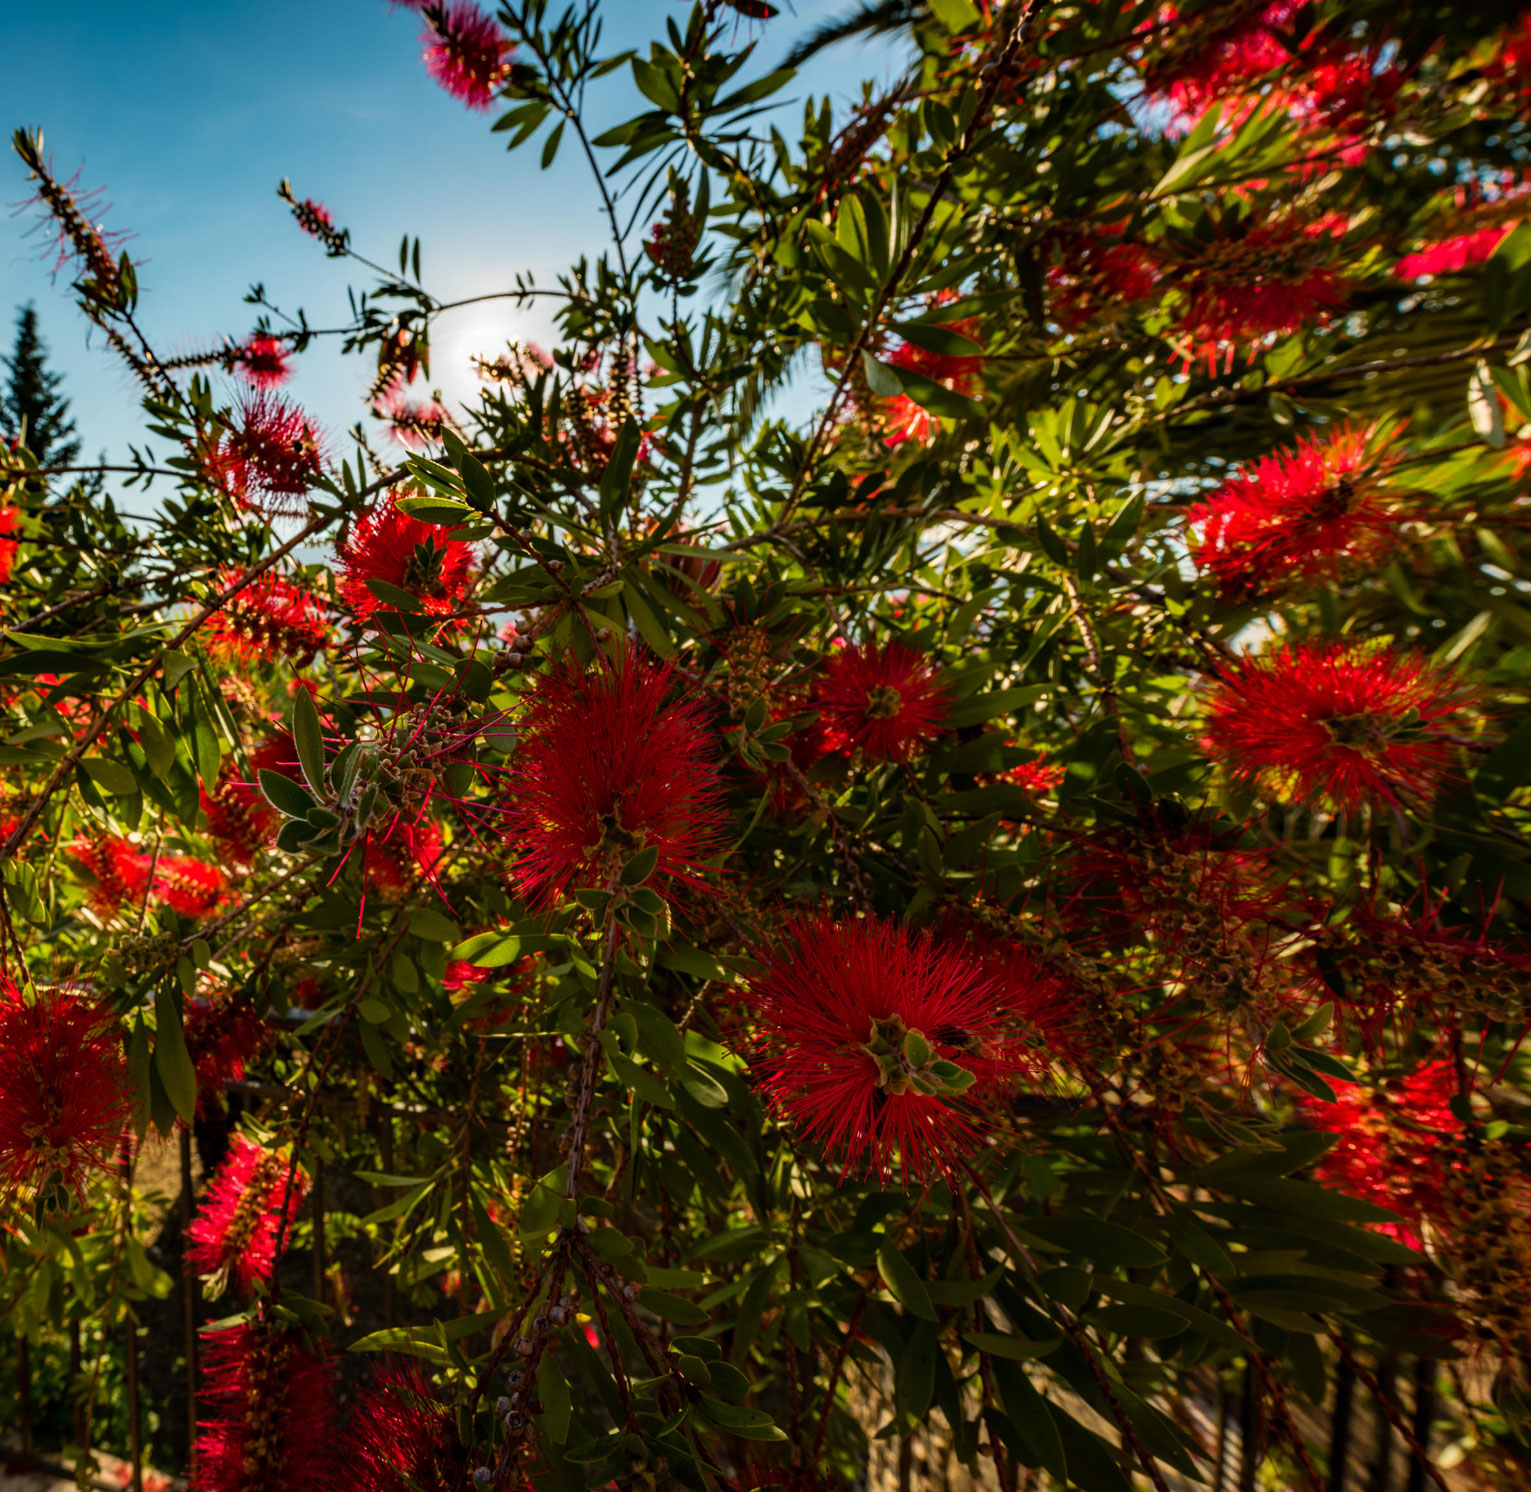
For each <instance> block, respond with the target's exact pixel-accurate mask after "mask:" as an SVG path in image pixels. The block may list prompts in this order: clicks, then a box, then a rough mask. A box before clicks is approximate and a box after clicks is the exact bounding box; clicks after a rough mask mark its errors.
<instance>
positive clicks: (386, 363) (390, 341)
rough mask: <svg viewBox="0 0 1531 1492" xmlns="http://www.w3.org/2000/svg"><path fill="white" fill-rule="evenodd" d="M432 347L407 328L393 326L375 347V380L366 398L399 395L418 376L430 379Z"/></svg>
mask: <svg viewBox="0 0 1531 1492" xmlns="http://www.w3.org/2000/svg"><path fill="white" fill-rule="evenodd" d="M430 370H431V347H430V343H429V342H427V341H426V339H425V338H424V337H423V336H421V334H420V333H419V332H418V331H416V330H415V328H413V327H410V326H402V325H400V324H398V323H397V322H395V323H394V324H393V325H392V326H391V327H390V328H389V329H388V330H387V331H386V332H384V333H383V337H382V340H381V341H380V342H379V343H378V344H377V377H376V378H374V379H373V380H372V387H371V389H370V390H369V391H368V397H369V398H371V399H374V400H378V399H384V400H386V399H389V398H394V397H397V396H398V395H401V394H402V393H403V392H404V390H405V389H406V388H408V387H409V385H410V384H412V383H413V382H414V381H415V375H416V374H417V373H424V374H426V376H427V377H429V376H430Z"/></svg>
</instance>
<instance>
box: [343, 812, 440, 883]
mask: <svg viewBox="0 0 1531 1492" xmlns="http://www.w3.org/2000/svg"><path fill="white" fill-rule="evenodd" d="M440 859H441V826H440V825H439V824H438V823H437V822H436V821H435V819H433V818H430V817H429V816H428V815H427V813H426V811H425V810H424V809H423V808H422V810H421V813H420V815H419V817H418V818H416V819H414V820H412V821H411V820H406V819H404V818H403V817H398V818H395V819H394V820H393V822H392V823H391V824H389V825H388V827H387V828H386V829H385V830H383V831H382V832H381V833H377V832H371V833H369V834H368V835H367V842H366V845H365V847H364V849H363V852H362V876H363V878H364V880H365V881H366V883H367V886H368V887H369V888H370V889H371V890H373V891H376V892H378V893H379V894H380V895H382V896H384V897H399V896H403V895H404V893H405V892H406V891H408V890H410V889H411V888H412V887H414V886H417V885H418V884H419V883H420V881H421V879H422V878H423V879H427V880H429V879H430V878H431V877H432V876H434V875H435V873H436V862H437V861H438V860H440Z"/></svg>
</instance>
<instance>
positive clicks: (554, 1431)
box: [537, 1352, 574, 1445]
mask: <svg viewBox="0 0 1531 1492" xmlns="http://www.w3.org/2000/svg"><path fill="white" fill-rule="evenodd" d="M537 1397H538V1398H539V1399H541V1400H542V1427H543V1429H545V1430H546V1431H547V1433H548V1437H549V1439H551V1440H552V1441H554V1442H555V1443H556V1444H558V1445H563V1444H564V1443H565V1442H566V1441H567V1440H568V1438H569V1417H570V1416H571V1415H572V1414H573V1412H574V1400H573V1398H572V1396H571V1395H570V1393H569V1385H568V1383H567V1382H566V1381H565V1380H564V1375H563V1374H562V1373H561V1372H559V1370H558V1363H557V1361H556V1360H555V1359H554V1357H553V1354H552V1353H551V1352H544V1353H543V1354H542V1361H541V1362H540V1363H538V1364H537Z"/></svg>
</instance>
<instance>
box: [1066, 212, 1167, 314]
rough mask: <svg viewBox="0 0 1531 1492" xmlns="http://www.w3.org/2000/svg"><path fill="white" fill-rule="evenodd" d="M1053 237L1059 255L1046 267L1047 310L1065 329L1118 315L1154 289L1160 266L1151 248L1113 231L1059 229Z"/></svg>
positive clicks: (1146, 296)
mask: <svg viewBox="0 0 1531 1492" xmlns="http://www.w3.org/2000/svg"><path fill="white" fill-rule="evenodd" d="M1054 242H1055V246H1056V250H1057V252H1058V255H1059V257H1058V259H1057V260H1056V261H1055V262H1054V263H1052V264H1050V265H1049V266H1048V269H1047V285H1048V288H1049V290H1050V291H1051V292H1052V295H1051V297H1050V300H1049V304H1048V314H1049V315H1050V316H1051V317H1052V319H1053V320H1054V321H1056V322H1057V323H1058V325H1059V326H1060V327H1062V328H1063V330H1064V331H1066V332H1067V331H1074V330H1076V329H1077V328H1079V327H1081V326H1083V325H1085V323H1087V322H1089V321H1092V320H1094V319H1095V318H1097V317H1111V316H1116V315H1119V314H1120V313H1121V311H1122V310H1123V309H1124V308H1125V307H1127V306H1130V305H1132V304H1133V303H1134V302H1136V301H1142V300H1147V299H1148V298H1149V297H1150V296H1151V295H1153V293H1154V292H1155V290H1156V289H1157V288H1158V285H1159V279H1160V275H1161V273H1162V271H1161V268H1160V265H1159V262H1158V260H1157V259H1156V258H1155V257H1154V255H1153V253H1152V251H1150V250H1149V249H1148V248H1147V247H1146V246H1145V245H1143V244H1139V243H1133V242H1131V241H1130V240H1128V239H1124V238H1122V237H1120V236H1119V234H1118V233H1116V232H1112V231H1109V230H1106V229H1097V230H1092V231H1090V232H1083V233H1063V234H1059V235H1058V236H1057V238H1056V239H1055V241H1054Z"/></svg>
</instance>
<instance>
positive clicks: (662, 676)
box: [505, 650, 725, 905]
mask: <svg viewBox="0 0 1531 1492" xmlns="http://www.w3.org/2000/svg"><path fill="white" fill-rule="evenodd" d="M674 682H675V676H674V673H673V671H672V670H671V669H669V668H666V667H661V666H659V665H658V664H656V663H655V662H653V661H652V660H651V659H649V658H647V657H644V656H642V655H640V654H639V653H637V652H636V651H633V650H629V651H628V652H626V653H625V654H624V655H623V656H622V658H621V659H620V660H619V661H618V662H616V663H611V662H607V661H604V660H603V661H601V662H599V663H597V664H596V665H594V666H593V667H591V668H590V669H588V670H583V671H582V670H580V669H579V668H578V666H577V665H575V664H574V663H573V662H568V663H566V664H564V666H563V667H561V668H558V669H554V670H552V671H550V672H548V673H546V674H544V675H542V677H541V678H539V679H538V681H537V683H536V685H535V686H534V687H533V689H532V692H531V695H530V697H529V698H528V700H527V703H526V708H525V711H524V713H523V714H522V716H521V722H520V723H521V730H522V740H521V745H520V748H519V749H518V751H517V752H516V756H515V761H514V764H513V766H512V767H511V770H510V803H509V806H508V807H507V809H506V818H505V830H506V837H507V839H508V840H509V841H510V842H511V843H512V844H514V845H516V846H517V856H516V861H515V865H514V869H513V875H514V878H515V881H516V883H517V885H518V887H519V888H520V890H521V893H522V894H523V895H524V896H526V897H527V898H528V899H529V900H531V901H533V902H536V903H540V904H544V905H545V904H547V903H549V902H553V901H556V900H558V899H559V898H561V897H562V896H564V895H565V894H566V893H567V892H568V891H569V890H570V889H571V888H573V887H575V886H604V885H605V884H606V883H607V882H608V881H609V880H610V879H611V878H612V877H613V876H614V875H615V874H616V872H617V871H618V869H619V868H620V867H621V866H622V865H623V864H625V863H626V862H627V861H628V860H631V859H632V858H633V856H634V855H636V854H637V853H638V852H639V851H640V850H645V849H650V850H657V851H658V859H657V860H656V862H655V865H654V869H653V871H652V873H651V874H650V876H649V879H648V884H649V885H650V886H652V887H653V888H654V889H655V890H656V891H659V892H660V894H661V895H666V896H670V897H676V898H684V897H687V896H691V895H695V894H698V893H700V892H703V891H706V890H709V889H712V888H710V887H709V877H710V876H711V875H712V874H713V873H714V872H715V870H716V866H715V864H714V863H712V862H713V857H715V856H717V855H718V854H719V853H720V852H721V851H722V849H723V845H724V842H725V841H724V837H723V833H722V828H723V814H722V807H721V796H722V792H721V784H720V780H719V776H718V767H717V762H716V751H715V749H714V747H713V743H712V741H711V740H710V739H709V735H708V729H707V722H706V718H705V716H704V714H703V712H702V708H701V705H700V704H699V702H698V701H697V700H696V699H695V698H694V697H692V696H689V695H684V696H681V697H680V698H675V699H672V698H671V693H672V688H673V685H674Z"/></svg>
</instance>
